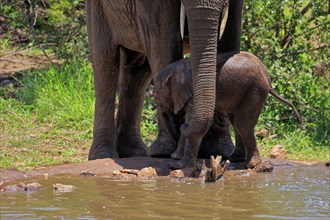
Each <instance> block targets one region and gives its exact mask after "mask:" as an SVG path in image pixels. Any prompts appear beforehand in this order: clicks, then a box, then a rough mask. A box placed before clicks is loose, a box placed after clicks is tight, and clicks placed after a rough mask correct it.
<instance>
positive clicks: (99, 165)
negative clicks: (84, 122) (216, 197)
mask: <svg viewBox="0 0 330 220" xmlns="http://www.w3.org/2000/svg"><path fill="white" fill-rule="evenodd" d="M175 161H176V160H174V159H170V158H151V157H139V158H120V159H100V160H93V161H85V162H82V163H76V164H62V165H57V166H52V167H39V168H36V169H34V170H31V171H19V170H2V171H1V172H0V183H1V182H2V183H7V182H10V181H15V180H21V179H26V178H32V177H41V178H43V177H45V176H53V175H67V174H69V175H81V173H82V172H84V171H85V172H86V171H88V172H91V173H93V174H95V175H96V176H106V177H111V176H112V175H113V171H115V170H118V169H124V168H125V169H138V170H139V169H142V168H144V167H154V168H155V169H156V172H157V175H158V176H167V175H169V173H170V169H168V164H169V163H173V162H175ZM263 161H265V162H266V161H270V162H271V163H273V164H274V169H276V166H309V165H308V164H306V163H303V162H294V161H286V160H278V159H273V158H263ZM325 164H326V163H325V162H322V163H317V164H313V166H317V165H319V166H325ZM206 165H207V166H209V160H206ZM235 166H236V167H237V166H240V164H238V163H231V165H230V168H234V167H235Z"/></svg>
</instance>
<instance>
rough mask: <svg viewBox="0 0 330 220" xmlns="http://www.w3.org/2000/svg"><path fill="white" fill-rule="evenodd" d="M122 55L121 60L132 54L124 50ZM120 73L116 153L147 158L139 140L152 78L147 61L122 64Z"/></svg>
mask: <svg viewBox="0 0 330 220" xmlns="http://www.w3.org/2000/svg"><path fill="white" fill-rule="evenodd" d="M122 51H123V50H122ZM123 53H125V56H122V59H124V58H127V57H129V56H130V53H132V52H130V51H129V50H125V52H124V51H123ZM130 60H131V59H130ZM130 64H131V63H130ZM120 73H121V78H120V84H119V88H120V90H119V105H118V112H117V123H116V129H117V151H118V154H119V157H139V156H147V155H148V152H147V148H146V145H145V144H144V142H143V141H142V138H141V131H140V123H141V114H142V109H143V101H144V95H145V90H146V88H147V86H148V85H149V83H150V80H151V78H152V75H151V70H150V67H149V64H148V62H147V61H145V62H144V63H143V64H139V65H138V66H136V67H134V66H132V65H130V66H126V65H124V64H123V63H122V65H121V72H120Z"/></svg>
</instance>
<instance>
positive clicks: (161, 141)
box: [150, 111, 178, 157]
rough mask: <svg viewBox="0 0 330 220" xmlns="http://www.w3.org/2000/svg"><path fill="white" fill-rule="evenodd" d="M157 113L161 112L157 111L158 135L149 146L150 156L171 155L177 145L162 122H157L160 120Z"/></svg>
mask: <svg viewBox="0 0 330 220" xmlns="http://www.w3.org/2000/svg"><path fill="white" fill-rule="evenodd" d="M159 114H161V113H159V111H157V121H158V135H157V138H156V140H155V141H154V142H153V143H152V144H151V146H150V156H151V157H171V155H172V153H173V152H174V151H175V150H176V149H177V147H178V145H177V143H176V142H175V141H174V140H173V138H172V137H171V136H170V135H169V134H168V132H167V130H166V128H165V126H164V125H163V124H162V123H159V122H160V121H161V117H160V116H159Z"/></svg>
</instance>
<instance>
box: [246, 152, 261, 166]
mask: <svg viewBox="0 0 330 220" xmlns="http://www.w3.org/2000/svg"><path fill="white" fill-rule="evenodd" d="M261 163H262V160H261V157H260V156H259V152H258V153H254V155H253V157H252V158H251V160H250V161H249V162H247V163H246V165H245V167H246V168H247V169H253V168H255V167H256V166H257V165H259V164H261Z"/></svg>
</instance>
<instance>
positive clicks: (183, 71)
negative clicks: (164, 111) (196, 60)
mask: <svg viewBox="0 0 330 220" xmlns="http://www.w3.org/2000/svg"><path fill="white" fill-rule="evenodd" d="M181 67H182V68H180V69H179V70H178V69H177V71H176V72H175V74H174V76H173V77H172V79H171V80H172V89H171V96H172V100H173V104H174V114H177V113H178V112H179V111H180V110H182V109H183V108H184V107H185V105H186V103H187V101H188V99H189V98H192V96H193V88H192V77H191V75H192V72H191V68H189V67H188V68H187V66H186V67H185V66H181Z"/></svg>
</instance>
